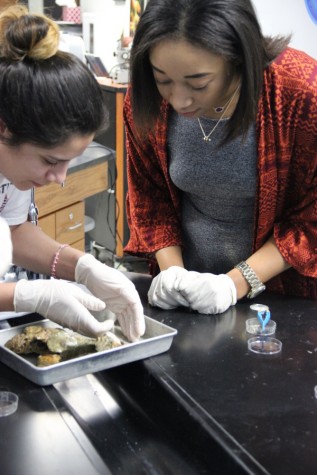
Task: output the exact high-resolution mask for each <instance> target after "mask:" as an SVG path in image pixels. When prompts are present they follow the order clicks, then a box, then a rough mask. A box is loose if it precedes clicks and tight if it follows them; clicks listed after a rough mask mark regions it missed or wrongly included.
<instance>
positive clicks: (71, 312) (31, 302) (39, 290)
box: [14, 279, 113, 337]
mask: <svg viewBox="0 0 317 475" xmlns="http://www.w3.org/2000/svg"><path fill="white" fill-rule="evenodd" d="M104 308H105V304H104V302H102V301H101V300H99V299H97V298H96V297H94V296H93V295H90V294H88V293H87V292H84V291H83V290H81V289H80V288H79V287H77V286H76V285H74V284H71V283H69V282H66V281H63V280H41V279H39V280H29V281H28V280H25V279H21V280H19V281H18V282H17V284H16V287H15V292H14V309H15V311H16V312H30V313H32V312H37V313H39V314H40V315H42V316H43V317H45V318H49V319H50V320H52V321H53V322H55V323H58V324H59V325H62V326H63V327H67V328H71V329H72V330H74V331H76V332H78V333H82V334H83V335H87V336H92V337H96V336H98V335H101V334H102V333H105V332H107V331H109V330H111V329H112V326H113V321H111V320H110V321H105V322H98V321H97V320H96V319H95V317H94V316H93V315H91V313H89V311H88V309H89V310H95V311H100V310H103V309H104Z"/></svg>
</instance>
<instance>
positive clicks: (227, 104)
mask: <svg viewBox="0 0 317 475" xmlns="http://www.w3.org/2000/svg"><path fill="white" fill-rule="evenodd" d="M239 88H240V84H239V86H238V87H237V89H236V90H235V91H234V93H233V94H232V96H231V97H230V99H229V101H228V102H227V103H226V104H225V105H224V106H223V107H216V108H213V109H214V110H215V111H216V109H218V111H216V112H221V111H222V114H221V116H220V117H219V119H218V120H217V122H216V124H215V126H214V127H213V128H212V129H211V131H210V132H209V134H208V135H207V134H206V133H205V131H204V129H203V126H202V125H201V122H200V119H199V117H197V120H198V123H199V127H200V129H201V131H202V133H203V141H204V142H206V143H207V142H211V139H210V136H211V135H212V134H213V133H214V131H215V130H216V128H217V127H218V125H219V124H220V121H221V119H222V118H223V116H224V115H225V113H226V112H227V110H228V109H229V107H230V105H231V103H232V101H233V99H234V98H235V95H236V94H237V92H238V90H239ZM219 109H221V111H220V110H219Z"/></svg>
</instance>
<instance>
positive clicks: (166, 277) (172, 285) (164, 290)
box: [148, 266, 189, 310]
mask: <svg viewBox="0 0 317 475" xmlns="http://www.w3.org/2000/svg"><path fill="white" fill-rule="evenodd" d="M187 274H188V271H187V270H186V269H184V268H183V267H178V266H171V267H169V268H168V269H166V270H163V271H162V272H160V273H159V274H158V275H157V276H156V277H154V279H153V280H152V283H151V287H150V289H149V291H148V299H149V303H150V304H151V305H153V306H154V307H160V308H163V309H164V310H168V309H171V308H176V307H180V306H182V307H188V306H189V304H188V302H187V300H186V298H185V297H184V296H183V295H182V294H181V293H180V292H179V290H178V284H179V281H180V279H181V278H182V277H184V276H186V275H187Z"/></svg>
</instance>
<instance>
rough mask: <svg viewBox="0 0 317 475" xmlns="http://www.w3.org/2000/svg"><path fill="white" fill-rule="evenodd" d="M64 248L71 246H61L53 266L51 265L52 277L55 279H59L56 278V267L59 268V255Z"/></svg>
mask: <svg viewBox="0 0 317 475" xmlns="http://www.w3.org/2000/svg"><path fill="white" fill-rule="evenodd" d="M64 247H69V244H61V245H60V246H59V248H58V249H57V251H56V252H55V254H54V258H53V262H52V265H51V277H54V279H57V277H56V266H57V263H58V260H59V255H60V253H61V251H62V250H63V249H64Z"/></svg>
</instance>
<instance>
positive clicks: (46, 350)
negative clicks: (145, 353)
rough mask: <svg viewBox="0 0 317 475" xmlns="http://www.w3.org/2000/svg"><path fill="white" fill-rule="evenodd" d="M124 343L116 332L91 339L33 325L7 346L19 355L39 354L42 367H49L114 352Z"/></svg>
mask: <svg viewBox="0 0 317 475" xmlns="http://www.w3.org/2000/svg"><path fill="white" fill-rule="evenodd" d="M123 344H124V343H122V342H121V340H120V339H119V338H118V337H117V336H116V335H115V334H114V333H112V332H110V331H109V332H107V333H105V334H104V335H102V336H99V337H98V338H90V337H86V336H83V335H80V334H79V333H76V332H73V331H71V330H69V329H67V328H65V329H64V328H48V327H43V326H40V325H29V326H27V327H25V328H24V329H23V331H22V333H19V334H17V335H15V336H13V337H12V338H11V339H10V340H8V341H7V342H6V343H5V346H6V347H7V348H9V349H10V350H12V351H14V352H15V353H17V354H19V355H29V354H34V353H35V354H37V355H40V356H39V357H38V359H37V365H38V366H49V365H51V364H56V363H59V362H61V361H66V360H69V359H72V358H76V357H78V356H83V355H87V354H90V353H95V352H97V351H104V350H110V349H112V348H116V347H118V346H121V345H123Z"/></svg>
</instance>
